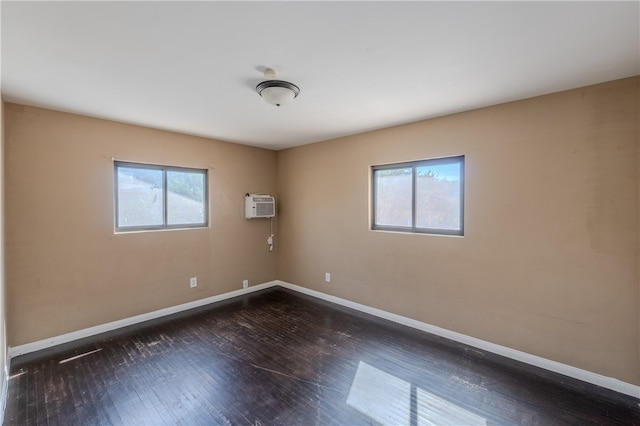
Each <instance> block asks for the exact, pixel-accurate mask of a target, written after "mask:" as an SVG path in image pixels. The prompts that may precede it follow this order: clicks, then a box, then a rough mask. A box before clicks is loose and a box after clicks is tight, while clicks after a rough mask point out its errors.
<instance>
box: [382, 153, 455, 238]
mask: <svg viewBox="0 0 640 426" xmlns="http://www.w3.org/2000/svg"><path fill="white" fill-rule="evenodd" d="M464 160H465V158H464V155H459V156H454V157H444V158H434V159H427V160H417V161H409V162H403V163H393V164H384V165H378V166H372V167H371V190H372V193H371V229H372V230H375V231H391V232H409V233H417V234H435V235H456V236H464V186H465V185H464V164H465V163H464ZM442 164H460V211H459V215H460V216H459V217H460V226H459V229H440V228H421V227H417V226H416V225H415V224H416V204H417V202H416V192H417V189H416V187H417V185H416V177H417V173H416V169H417V168H418V167H424V166H436V165H442ZM407 168H410V169H411V170H412V179H411V181H412V183H411V194H412V195H411V225H410V226H392V225H379V224H377V223H376V205H377V199H376V194H377V179H376V173H377V172H378V171H384V170H394V169H407Z"/></svg>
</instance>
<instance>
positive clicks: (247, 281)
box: [242, 280, 249, 288]
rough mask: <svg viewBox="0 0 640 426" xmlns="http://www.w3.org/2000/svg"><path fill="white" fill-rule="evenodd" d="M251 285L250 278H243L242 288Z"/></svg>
mask: <svg viewBox="0 0 640 426" xmlns="http://www.w3.org/2000/svg"><path fill="white" fill-rule="evenodd" d="M247 287H249V280H242V288H247Z"/></svg>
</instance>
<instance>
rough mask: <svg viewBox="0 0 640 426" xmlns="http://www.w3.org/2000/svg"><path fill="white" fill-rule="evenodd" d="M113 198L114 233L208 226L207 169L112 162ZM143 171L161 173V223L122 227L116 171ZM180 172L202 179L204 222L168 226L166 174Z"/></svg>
mask: <svg viewBox="0 0 640 426" xmlns="http://www.w3.org/2000/svg"><path fill="white" fill-rule="evenodd" d="M113 166H114V168H113V171H114V197H115V211H114V222H115V231H116V232H117V233H120V232H136V231H156V230H167V229H191V228H207V227H208V226H209V173H208V170H207V169H196V168H189V167H178V166H165V165H159V164H146V163H133V162H127V161H114V162H113ZM120 167H122V168H129V169H144V170H160V171H161V172H162V217H163V223H162V224H160V225H141V226H122V225H121V224H120V223H119V200H118V197H119V188H118V169H119V168H120ZM172 171H173V172H181V173H194V174H201V175H203V179H204V188H203V191H204V194H203V201H202V203H203V209H204V212H203V214H204V221H203V222H201V223H185V224H171V225H169V224H168V220H167V216H168V206H167V172H172Z"/></svg>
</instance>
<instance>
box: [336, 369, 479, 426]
mask: <svg viewBox="0 0 640 426" xmlns="http://www.w3.org/2000/svg"><path fill="white" fill-rule="evenodd" d="M347 404H348V405H350V406H351V407H353V408H355V409H356V410H358V411H360V412H361V413H363V414H365V415H366V416H368V417H370V418H371V419H372V420H374V421H376V422H379V423H381V424H383V425H411V426H419V425H443V424H464V425H486V424H487V421H486V419H484V418H483V417H480V416H478V415H476V414H474V413H471V412H469V411H467V410H465V409H464V408H461V407H459V406H457V405H456V404H453V403H451V402H450V401H447V400H445V399H442V398H440V397H438V396H436V395H434V394H432V393H430V392H428V391H426V390H424V389H421V388H419V387H417V386H415V385H413V384H411V383H409V382H407V381H405V380H402V379H400V378H398V377H395V376H393V375H391V374H389V373H386V372H384V371H382V370H380V369H378V368H375V367H373V366H371V365H369V364H367V363H366V362H362V361H360V363H359V364H358V370H357V371H356V375H355V377H354V379H353V383H352V384H351V389H350V390H349V395H348V396H347Z"/></svg>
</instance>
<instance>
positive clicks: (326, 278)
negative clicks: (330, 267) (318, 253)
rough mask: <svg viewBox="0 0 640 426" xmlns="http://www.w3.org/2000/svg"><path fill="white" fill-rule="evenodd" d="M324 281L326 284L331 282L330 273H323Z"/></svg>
mask: <svg viewBox="0 0 640 426" xmlns="http://www.w3.org/2000/svg"><path fill="white" fill-rule="evenodd" d="M324 280H325V282H328V283H330V282H331V273H330V272H325V273H324Z"/></svg>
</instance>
